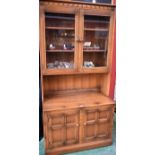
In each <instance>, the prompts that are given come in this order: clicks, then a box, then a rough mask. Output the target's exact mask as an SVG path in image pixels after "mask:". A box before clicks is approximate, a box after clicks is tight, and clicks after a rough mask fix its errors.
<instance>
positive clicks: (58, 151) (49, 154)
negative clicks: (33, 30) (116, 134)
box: [46, 139, 112, 155]
mask: <svg viewBox="0 0 155 155" xmlns="http://www.w3.org/2000/svg"><path fill="white" fill-rule="evenodd" d="M111 144H112V139H107V140H100V141H95V142H89V143H81V144H77V145H72V146H66V147H60V148H55V149H53V150H47V151H46V155H62V154H64V153H70V152H76V151H82V150H86V149H95V148H97V147H102V146H108V145H111Z"/></svg>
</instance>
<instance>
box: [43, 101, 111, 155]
mask: <svg viewBox="0 0 155 155" xmlns="http://www.w3.org/2000/svg"><path fill="white" fill-rule="evenodd" d="M113 112H114V105H112V104H111V105H105V106H96V107H80V108H76V109H70V110H69V109H64V110H56V111H44V137H45V147H46V154H47V155H59V154H62V153H66V152H72V151H79V150H83V149H89V148H92V147H98V146H106V145H110V144H111V143H112V125H113Z"/></svg>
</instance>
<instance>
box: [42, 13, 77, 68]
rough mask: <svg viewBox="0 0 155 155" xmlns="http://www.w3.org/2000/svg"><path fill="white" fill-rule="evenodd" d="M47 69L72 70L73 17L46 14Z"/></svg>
mask: <svg viewBox="0 0 155 155" xmlns="http://www.w3.org/2000/svg"><path fill="white" fill-rule="evenodd" d="M45 20H46V21H45V22H46V63H47V68H51V69H52V68H53V69H54V68H56V69H70V68H74V44H75V31H74V28H75V16H74V15H70V14H60V13H46V15H45Z"/></svg>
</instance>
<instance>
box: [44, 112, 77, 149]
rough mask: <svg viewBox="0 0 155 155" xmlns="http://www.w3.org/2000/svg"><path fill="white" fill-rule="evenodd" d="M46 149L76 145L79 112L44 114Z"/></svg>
mask: <svg viewBox="0 0 155 155" xmlns="http://www.w3.org/2000/svg"><path fill="white" fill-rule="evenodd" d="M46 117H47V124H46V128H47V130H46V132H47V133H46V135H47V136H46V139H45V140H46V143H47V148H48V149H51V148H55V147H60V146H67V145H71V144H76V143H78V141H79V111H77V110H71V111H67V112H63V111H59V112H46Z"/></svg>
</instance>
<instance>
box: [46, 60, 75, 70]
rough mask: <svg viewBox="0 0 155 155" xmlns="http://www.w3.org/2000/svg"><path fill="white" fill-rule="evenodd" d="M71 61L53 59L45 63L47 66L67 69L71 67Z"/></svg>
mask: <svg viewBox="0 0 155 155" xmlns="http://www.w3.org/2000/svg"><path fill="white" fill-rule="evenodd" d="M73 66H74V65H73V62H66V61H57V60H56V61H54V62H51V63H48V64H47V67H48V68H53V69H54V68H56V69H69V68H73Z"/></svg>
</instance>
